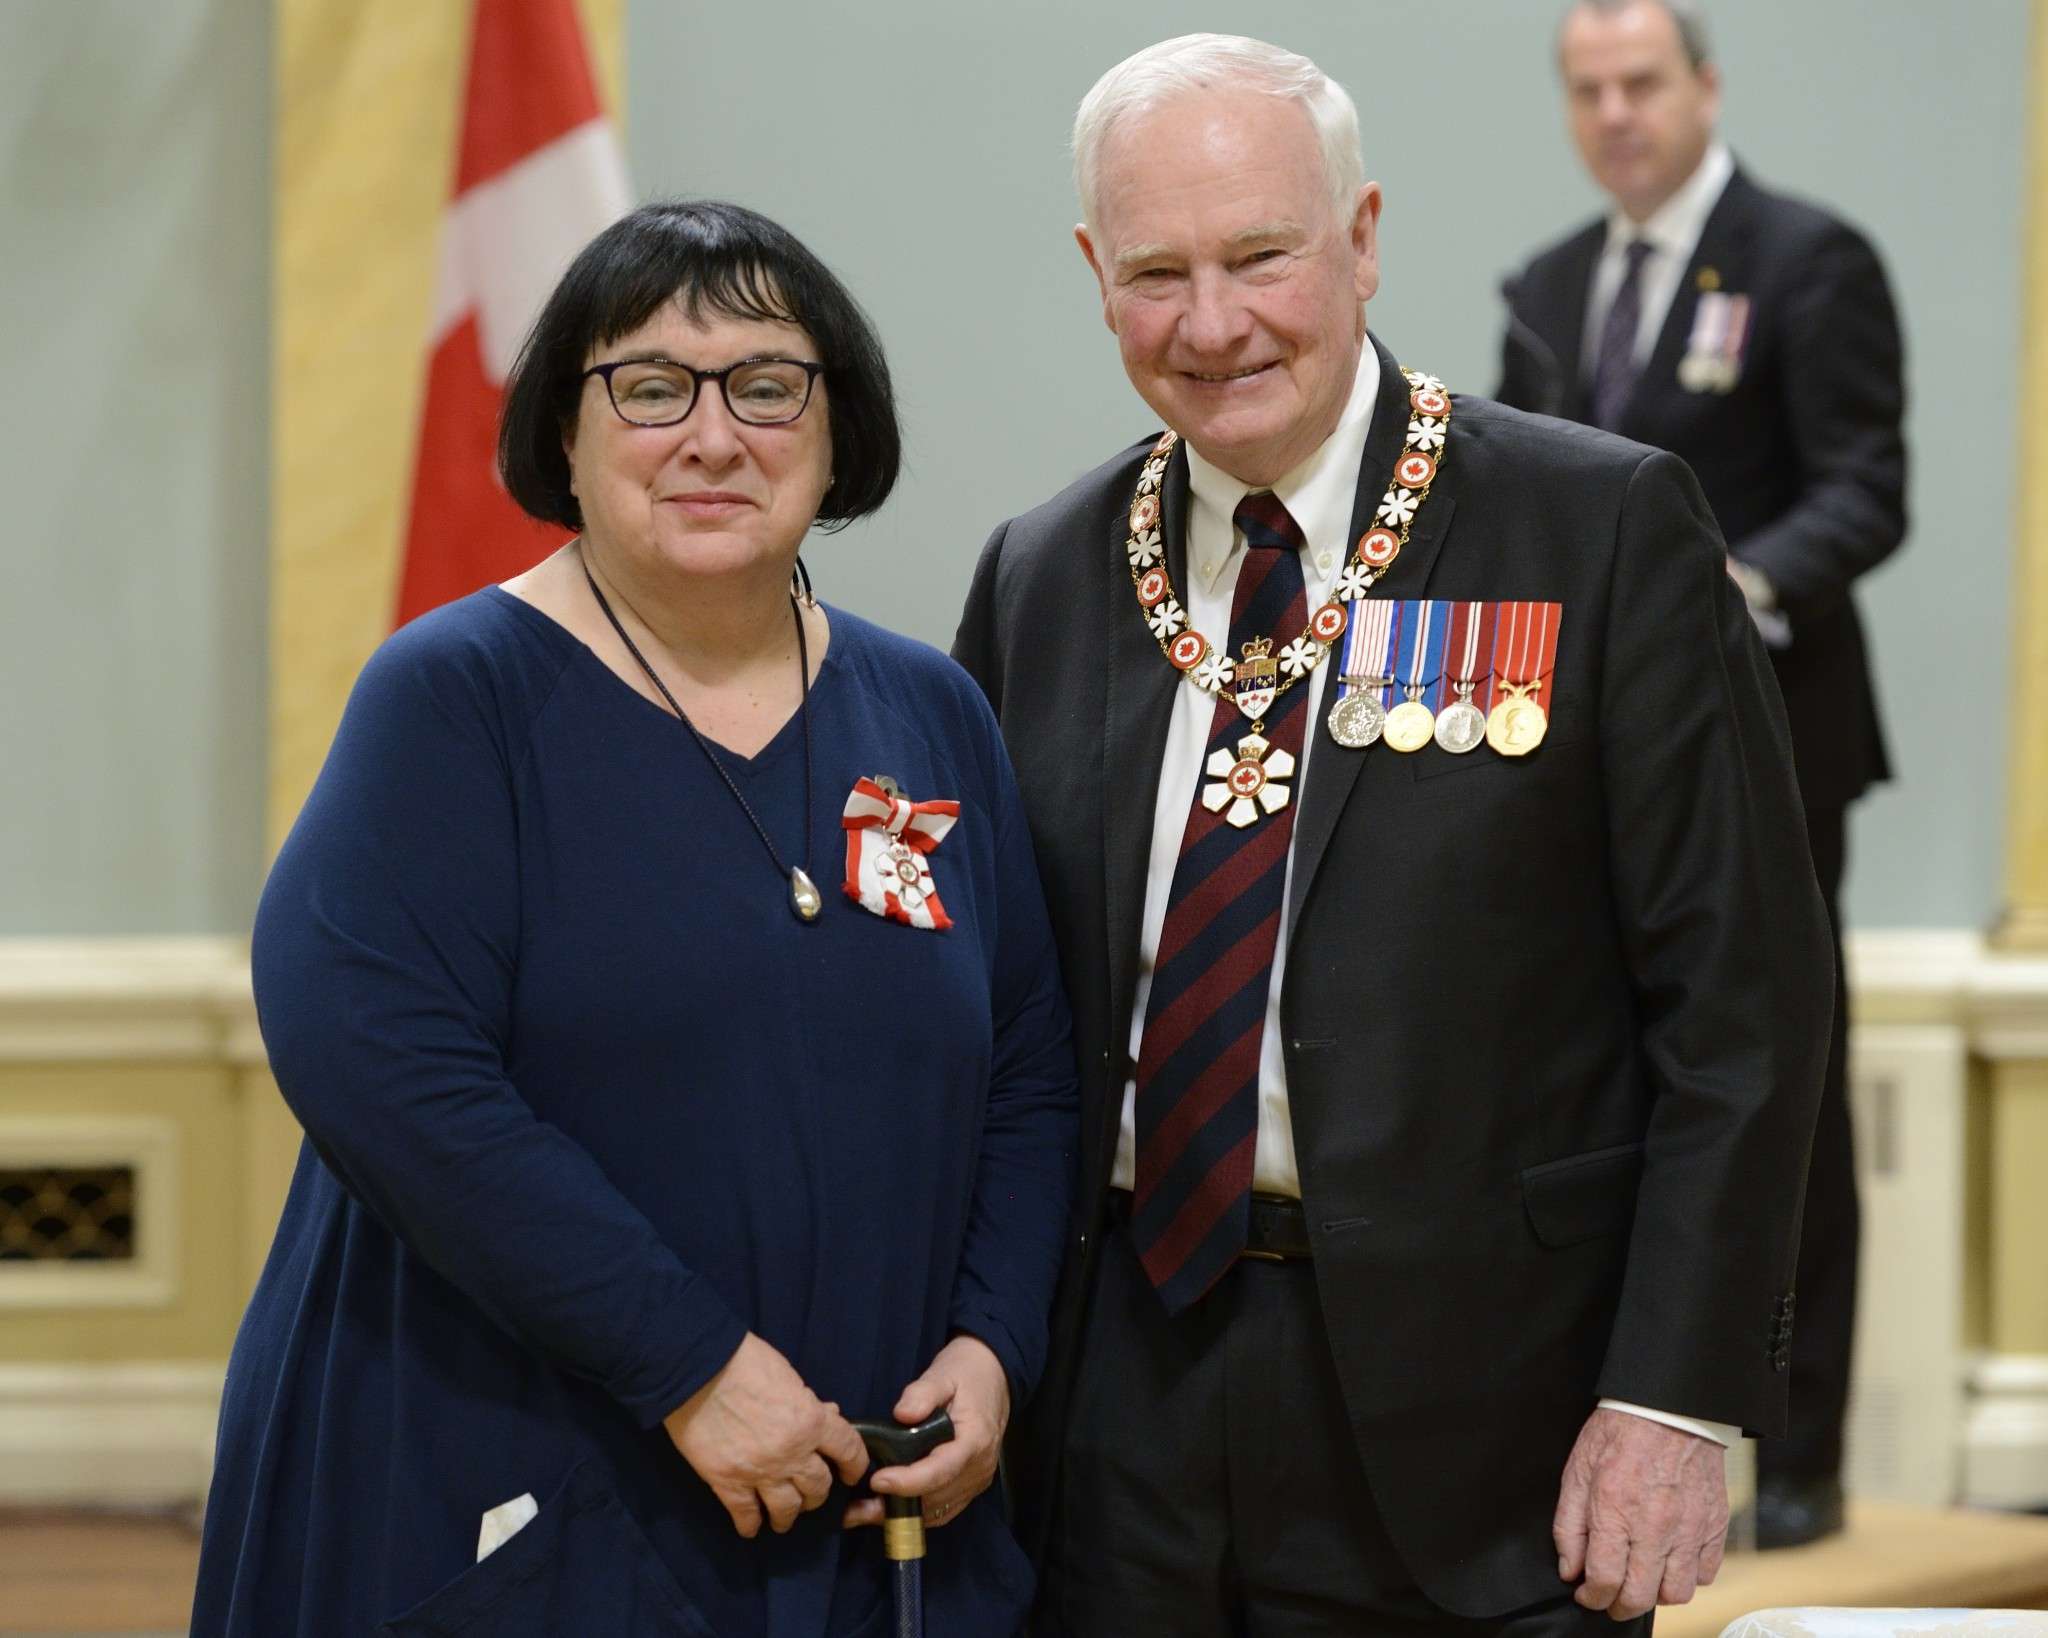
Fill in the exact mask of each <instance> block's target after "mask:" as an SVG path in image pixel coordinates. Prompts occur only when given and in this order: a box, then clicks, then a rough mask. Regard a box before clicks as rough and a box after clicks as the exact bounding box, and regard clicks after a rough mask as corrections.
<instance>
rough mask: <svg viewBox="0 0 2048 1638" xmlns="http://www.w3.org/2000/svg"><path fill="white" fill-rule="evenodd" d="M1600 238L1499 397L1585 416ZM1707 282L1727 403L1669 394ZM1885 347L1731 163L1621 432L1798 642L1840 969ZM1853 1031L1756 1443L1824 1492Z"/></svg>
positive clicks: (1804, 730) (1845, 256)
mask: <svg viewBox="0 0 2048 1638" xmlns="http://www.w3.org/2000/svg"><path fill="white" fill-rule="evenodd" d="M1606 233H1607V229H1606V224H1605V222H1604V221H1598V222H1594V223H1591V224H1589V225H1588V226H1586V227H1585V228H1583V229H1581V230H1580V231H1579V232H1577V233H1575V234H1573V235H1572V236H1571V237H1570V238H1568V239H1565V240H1564V241H1563V242H1561V243H1560V244H1557V245H1555V246H1553V247H1552V248H1551V249H1549V250H1546V251H1544V252H1542V253H1541V254H1540V255H1538V256H1537V257H1536V258H1535V259H1534V260H1533V261H1531V262H1530V263H1529V265H1528V267H1527V268H1526V269H1525V270H1524V271H1523V272H1522V273H1521V275H1520V276H1519V277H1518V278H1517V279H1515V280H1512V281H1510V285H1509V288H1508V298H1509V310H1510V315H1511V322H1510V325H1509V330H1508V335H1507V339H1506V343H1505V346H1504V349H1503V369H1502V378H1501V387H1500V397H1501V399H1502V400H1503V401H1504V402H1506V403H1510V404H1515V405H1518V406H1520V407H1522V408H1525V409H1534V410H1541V411H1544V412H1547V413H1551V414H1558V415H1564V416H1567V417H1570V418H1571V419H1574V420H1588V419H1590V418H1591V409H1590V406H1589V402H1588V389H1587V384H1586V381H1585V378H1584V374H1583V372H1582V370H1581V367H1580V364H1581V359H1582V356H1583V353H1584V350H1585V349H1584V339H1585V320H1586V306H1587V298H1588V291H1589V289H1590V287H1591V284H1592V280H1593V274H1594V269H1595V266H1596V264H1597V262H1598V259H1599V256H1600V253H1601V249H1602V247H1603V245H1604V244H1605V242H1606ZM1703 279H1704V280H1706V281H1707V282H1708V283H1710V284H1711V285H1713V286H1714V287H1715V288H1717V289H1719V290H1721V291H1723V292H1726V293H1729V294H1734V295H1746V296H1748V297H1749V298H1750V326H1751V333H1750V336H1749V338H1748V342H1747V345H1746V347H1745V349H1744V355H1743V363H1742V372H1741V376H1740V379H1739V380H1738V381H1737V382H1736V384H1735V386H1734V389H1733V390H1732V391H1729V392H1726V393H1722V392H1712V391H1706V392H1691V391H1687V390H1686V389H1685V388H1684V387H1683V386H1682V385H1681V384H1680V381H1679V363H1680V360H1681V358H1682V357H1683V356H1684V353H1685V349H1686V343H1687V340H1688V338H1689V337H1690V336H1691V334H1692V328H1693V316H1694V312H1695V310H1696V308H1697V306H1698V303H1699V297H1700V292H1701V288H1702V280H1703ZM1900 351H1901V350H1900V341H1899V326H1898V318H1897V314H1896V312H1895V311H1894V309H1893V305H1892V299H1891V293H1890V291H1889V289H1888V288H1887V287H1886V283H1885V276H1884V269H1883V267H1882V266H1881V265H1880V264H1879V262H1878V259H1877V256H1876V254H1875V252H1874V251H1873V250H1872V249H1871V247H1870V245H1869V244H1868V242H1867V241H1865V240H1864V238H1863V237H1862V236H1861V235H1860V234H1858V233H1857V232H1856V231H1855V229H1853V228H1851V227H1849V226H1847V225H1846V224H1844V223H1842V222H1840V221H1838V220H1836V219H1835V218H1834V217H1832V216H1830V215H1828V214H1827V213H1825V212H1823V211H1820V210H1817V209H1815V208H1814V207H1812V206H1810V205H1806V204H1802V203H1800V202H1798V201H1795V200H1791V199H1787V198H1784V197H1782V196H1781V195H1778V194H1773V193H1768V192H1766V191H1765V190H1764V189H1762V188H1760V187H1758V186H1757V185H1756V184H1755V183H1754V182H1752V181H1751V180H1750V179H1749V178H1748V177H1747V176H1746V175H1745V174H1744V173H1743V172H1742V170H1741V169H1740V168H1739V167H1738V168H1737V170H1736V172H1735V174H1734V176H1733V177H1732V178H1731V180H1730V181H1729V183H1728V185H1727V188H1726V190H1725V191H1724V192H1723V193H1722V195H1721V198H1720V200H1719V201H1718V203H1717V204H1716V205H1715V207H1714V209H1713V212H1712V214H1711V215H1709V216H1708V218H1707V222H1706V225H1705V228H1704V229H1703V231H1702V233H1701V235H1700V241H1699V245H1698V248H1697V249H1696V250H1695V252H1694V254H1693V258H1692V262H1691V264H1690V265H1689V266H1688V267H1687V268H1686V270H1685V275H1684V277H1683V278H1682V279H1681V281H1680V283H1679V286H1678V293H1677V295H1676V296H1675V297H1674V298H1673V300H1672V303H1671V310H1670V312H1669V314H1668V315H1667V316H1666V318H1665V321H1664V324H1663V327H1662V329H1661V330H1660V331H1659V332H1658V336H1657V341H1656V344H1655V347H1654V349H1653V350H1652V352H1651V354H1650V356H1649V359H1648V361H1647V362H1646V363H1645V365H1644V367H1643V369H1642V371H1641V373H1640V375H1639V376H1638V377H1637V379H1636V383H1635V388H1634V391H1633V393H1632V395H1631V396H1630V398H1629V399H1628V401H1627V406H1626V408H1625V409H1624V411H1623V413H1622V418H1621V422H1620V425H1619V426H1618V428H1617V429H1616V430H1618V431H1619V432H1621V433H1622V434H1623V435H1624V436H1626V437H1629V438H1634V439H1637V440H1640V441H1641V442H1643V443H1646V444H1651V445H1654V446H1655V447H1657V448H1659V449H1668V450H1670V451H1672V452H1673V453H1674V454H1677V455H1679V456H1680V457H1682V458H1683V459H1684V460H1685V461H1686V463H1687V464H1688V465H1690V466H1691V467H1692V469H1693V472H1694V473H1695V474H1696V475H1697V477H1698V478H1699V481H1700V487H1701V488H1702V489H1703V490H1704V491H1705V493H1706V497H1707V500H1708V502H1709V504H1710V505H1711V506H1712V507H1713V511H1714V516H1715V518H1716V520H1717V521H1718V522H1719V524H1720V526H1721V530H1722V532H1723V534H1724V535H1725V536H1726V538H1727V541H1728V544H1729V548H1730V550H1731V551H1732V552H1733V554H1734V556H1735V557H1736V558H1737V559H1738V560H1739V561H1741V562H1744V563H1748V564H1752V565H1754V566H1755V567H1756V568H1757V569H1759V570H1761V571H1762V572H1763V574H1764V575H1765V576H1766V577H1767V578H1768V580H1769V581H1770V584H1771V586H1772V588H1773V589H1774V590H1775V592H1776V594H1777V600H1778V606H1779V607H1780V608H1781V609H1782V610H1783V611H1784V613H1785V614H1786V616H1787V617H1788V618H1789V620H1790V622H1791V628H1792V643H1791V646H1790V647H1789V648H1783V649H1775V650H1773V651H1772V653H1771V659H1772V663H1773V665H1774V667H1775V669H1776V672H1777V677H1778V684H1779V687H1780V688H1781V689H1782V691H1783V693H1784V698H1785V715H1786V718H1787V720H1788V721H1789V723H1790V725H1791V731H1792V749H1793V758H1794V761H1795V763H1796V765H1797V768H1798V773H1799V788H1800V794H1801V796H1802V798H1803V799H1804V802H1805V805H1806V811H1807V818H1808V824H1809V827H1810V841H1811V847H1812V851H1813V857H1814V864H1815V867H1816V869H1817V871H1818V872H1819V879H1820V884H1821V890H1822V893H1823V896H1824V897H1825V899H1826V901H1827V908H1828V919H1829V922H1830V924H1831V925H1832V926H1833V927H1834V928H1835V930H1836V931H1835V939H1836V956H1835V959H1836V963H1837V969H1838V973H1839V965H1840V959H1841V955H1840V917H1839V914H1838V910H1837V898H1838V895H1839V891H1840V886H1841V878H1842V870H1843V864H1844V856H1845V849H1844V825H1845V818H1846V813H1845V810H1846V808H1847V806H1848V804H1849V803H1850V802H1852V801H1854V800H1855V799H1856V798H1857V797H1858V796H1860V795H1861V794H1862V793H1863V792H1864V791H1865V790H1866V789H1867V788H1868V787H1869V786H1870V785H1871V784H1873V783H1874V782H1876V781H1878V780H1881V779H1884V778H1886V777H1887V776H1888V774H1889V772H1890V769H1889V766H1888V763H1887V760H1886V756H1885V745H1884V737H1883V733H1882V731H1881V728H1880V726H1879V722H1878V710H1877V699H1876V695H1875V693H1874V691H1873V690H1872V687H1871V682H1870V669H1869V663H1868V661H1867V659H1866V657H1865V653H1864V640H1863V628H1862V624H1861V622H1860V621H1859V620H1858V618H1857V614H1856V606H1855V603H1854V602H1853V600H1852V599H1851V596H1850V585H1851V582H1853V581H1854V580H1855V579H1856V577H1857V576H1858V575H1860V574H1863V573H1864V572H1866V571H1867V570H1869V569H1872V568H1874V567H1876V565H1877V564H1879V563H1881V562H1883V561H1884V559H1885V558H1886V557H1888V556H1889V555H1890V554H1891V553H1892V551H1893V550H1895V549H1896V548H1897V546H1898V544H1899V542H1900V540H1901V539H1902V538H1903V536H1904V534H1905V527H1906V515H1905V478H1906V456H1905V445H1904V441H1903V439H1902V437H1901V433H1900V419H1901V416H1902V414H1903V411H1904V388H1903V385H1902V382H1901V360H1900ZM1847 1030H1848V1007H1847V998H1846V995H1845V994H1844V993H1843V991H1842V990H1841V989H1840V987H1839V984H1838V987H1837V993H1836V1010H1835V1040H1834V1043H1833V1048H1832V1051H1831V1052H1830V1055H1829V1068H1828V1079H1827V1086H1826V1090H1825V1092H1824V1095H1823V1098H1822V1105H1821V1116H1820V1123H1819V1126H1818V1129H1817V1131H1816V1133H1815V1137H1814V1149H1813V1168H1812V1178H1811V1181H1810V1184H1809V1186H1808V1191H1807V1202H1806V1221H1805V1231H1804V1250H1803V1252H1802V1254H1801V1257H1800V1262H1799V1280H1798V1292H1799V1322H1800V1323H1799V1338H1798V1341H1797V1342H1796V1343H1795V1345H1794V1349H1793V1377H1792V1413H1791V1422H1790V1427H1789V1429H1788V1433H1787V1437H1786V1438H1785V1439H1783V1440H1773V1441H1769V1442H1766V1443H1765V1444H1763V1445H1762V1446H1760V1447H1759V1465H1760V1468H1761V1470H1762V1471H1763V1473H1764V1474H1765V1475H1766V1476H1768V1475H1770V1474H1772V1473H1775V1472H1782V1473H1784V1474H1786V1475H1787V1476H1788V1477H1792V1478H1795V1479H1798V1480H1802V1481H1803V1480H1808V1479H1825V1478H1831V1477H1833V1476H1834V1475H1835V1474H1837V1473H1838V1472H1839V1470H1840V1466H1841V1428H1842V1416H1843V1408H1844V1406H1845V1404H1846V1401H1847V1397H1848V1391H1849V1348H1850V1334H1851V1331H1852V1329H1853V1325H1854V1312H1855V1266H1856V1246H1857V1208H1856V1193H1855V1169H1854V1158H1853V1153H1852V1150H1851V1147H1850V1138H1849V1115H1848V1098H1847V1089H1846V1085H1845V1080H1846V1070H1847V1062H1846V1059H1847V1052H1846V1047H1847Z"/></svg>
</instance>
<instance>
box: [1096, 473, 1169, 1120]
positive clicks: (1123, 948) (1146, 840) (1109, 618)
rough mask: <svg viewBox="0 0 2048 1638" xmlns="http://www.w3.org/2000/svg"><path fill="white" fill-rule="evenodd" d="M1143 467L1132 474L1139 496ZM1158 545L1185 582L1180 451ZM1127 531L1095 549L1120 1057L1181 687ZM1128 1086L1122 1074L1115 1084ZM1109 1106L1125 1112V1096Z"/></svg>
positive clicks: (1123, 526)
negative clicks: (1130, 554) (1133, 570)
mask: <svg viewBox="0 0 2048 1638" xmlns="http://www.w3.org/2000/svg"><path fill="white" fill-rule="evenodd" d="M1135 473H1136V469H1135V468H1133V479H1132V482H1133V492H1134V493H1135V485H1136V477H1135ZM1159 506H1160V539H1161V540H1162V541H1163V542H1165V545H1166V554H1167V555H1166V561H1167V567H1168V571H1169V573H1171V575H1172V576H1173V583H1174V584H1175V585H1176V586H1182V585H1186V584H1187V524H1188V460H1187V452H1186V450H1185V449H1184V448H1182V447H1179V446H1176V447H1175V449H1174V454H1173V460H1172V462H1171V464H1169V465H1168V467H1167V469H1166V481H1165V482H1164V483H1163V484H1162V485H1161V486H1160V493H1159ZM1128 528H1129V525H1128V523H1127V521H1126V517H1125V514H1124V513H1122V512H1118V513H1117V515H1116V521H1115V523H1114V524H1113V525H1112V534H1113V538H1112V539H1111V540H1108V541H1104V542H1099V543H1097V544H1096V545H1095V547H1094V549H1096V550H1099V551H1102V552H1103V553H1104V554H1105V557H1104V562H1106V563H1108V564H1109V565H1110V572H1109V574H1108V575H1107V576H1106V577H1105V579H1106V583H1107V584H1108V587H1109V594H1108V597H1107V598H1106V600H1105V602H1104V605H1103V608H1102V610H1101V611H1100V613H1101V618H1102V620H1103V621H1104V622H1105V624H1104V626H1103V628H1102V631H1103V650H1102V651H1103V653H1104V654H1106V655H1107V656H1108V663H1107V665H1106V666H1105V668H1104V669H1105V671H1106V672H1107V687H1106V690H1105V693H1106V700H1105V705H1104V713H1105V714H1104V720H1103V732H1102V788H1103V791H1104V799H1103V810H1104V818H1103V833H1104V834H1103V851H1102V871H1103V903H1104V905H1106V906H1107V909H1108V924H1109V982H1110V1015H1109V1016H1110V1027H1111V1030H1112V1031H1113V1032H1115V1033H1114V1038H1113V1039H1114V1045H1113V1048H1112V1050H1120V1048H1121V1045H1122V1042H1123V1038H1124V1037H1123V1031H1124V1030H1126V1029H1127V1028H1128V1026H1129V1022H1130V1016H1131V1005H1132V1002H1133V999H1134V998H1135V995H1136V991H1137V968H1138V935H1139V933H1140V931H1141V929H1142V923H1143V921H1144V916H1145V881H1146V876H1147V874H1148V871H1149V868H1150V864H1151V857H1152V814H1153V796H1154V794H1156V793H1153V782H1152V779H1151V778H1150V777H1148V776H1149V775H1154V774H1156V773H1157V772H1158V769H1159V759H1160V758H1161V756H1163V755H1164V754H1165V750H1166V733H1167V728H1168V725H1169V724H1170V723H1171V722H1172V720H1173V694H1174V690H1175V689H1176V688H1178V687H1180V686H1181V674H1180V673H1179V672H1178V671H1176V670H1174V668H1173V666H1172V665H1171V664H1170V663H1169V662H1168V660H1167V658H1166V656H1165V655H1163V654H1161V653H1160V652H1159V644H1158V642H1157V641H1156V640H1155V639H1154V638H1153V636H1152V632H1151V628H1150V627H1148V626H1147V625H1146V624H1145V620H1144V615H1143V611H1142V610H1141V609H1140V608H1139V606H1138V600H1137V598H1136V597H1135V596H1134V595H1132V592H1131V585H1130V578H1129V574H1128V572H1127V570H1126V568H1125V559H1124V539H1125V536H1126V534H1127V533H1128ZM1115 1084H1116V1085H1117V1086H1118V1087H1121V1086H1122V1084H1123V1081H1122V1077H1121V1076H1120V1075H1119V1076H1117V1077H1115ZM1110 1103H1111V1106H1112V1108H1113V1109H1114V1110H1116V1112H1117V1113H1118V1115H1120V1114H1121V1105H1122V1100H1121V1098H1112V1099H1111V1100H1110Z"/></svg>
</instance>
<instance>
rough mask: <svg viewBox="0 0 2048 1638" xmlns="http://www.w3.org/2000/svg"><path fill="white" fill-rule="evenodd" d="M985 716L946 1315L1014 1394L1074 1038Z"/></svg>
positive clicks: (1041, 1352)
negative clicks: (981, 839) (969, 1175)
mask: <svg viewBox="0 0 2048 1638" xmlns="http://www.w3.org/2000/svg"><path fill="white" fill-rule="evenodd" d="M972 705H973V707H974V708H975V710H976V711H977V713H978V715H979V716H980V717H981V718H983V719H985V720H984V727H985V730H986V734H987V738H988V741H989V760H990V764H991V766H992V768H993V771H994V774H995V786H996V800H995V801H994V802H993V803H992V804H991V806H992V808H993V810H994V813H995V816H996V853H995V868H996V892H997V917H996V927H995V932H994V950H993V961H992V967H991V987H990V1000H991V1005H992V1012H993V1017H994V1024H995V1055H994V1061H993V1065H992V1068H991V1074H990V1084H989V1093H988V1115H987V1120H986V1123H985V1125H984V1127H983V1131H982V1139H981V1154H980V1156H979V1159H978V1161H977V1165H976V1171H975V1182H974V1202H973V1207H972V1210H971V1212H970V1214H969V1217H968V1225H967V1236H966V1240H965V1243H964V1244H963V1246H962V1248H961V1259H960V1272H959V1275H958V1277H957V1280H956V1282H955V1285H954V1291H953V1310H952V1325H953V1329H954V1330H956V1331H965V1332H967V1333H968V1334H969V1335H971V1336H975V1337H979V1338H980V1339H981V1340H982V1341H983V1342H985V1343H987V1344H988V1345H989V1347H990V1348H991V1349H993V1350H994V1352H995V1354H996V1357H997V1358H998V1359H1000V1360H1001V1361H1002V1362H1003V1369H1004V1370H1005V1371H1006V1372H1007V1373H1008V1375H1009V1378H1010V1396H1011V1399H1012V1401H1013V1402H1014V1403H1016V1404H1022V1403H1023V1401H1024V1400H1025V1399H1027V1398H1029V1397H1030V1394H1031V1391H1032V1389H1033V1388H1035V1387H1036V1386H1037V1384H1038V1379H1039V1376H1040V1374H1041V1373H1042V1372H1043V1371H1044V1369H1045V1356H1046V1352H1047V1348H1048V1346H1049V1344H1048V1318H1047V1317H1048V1314H1049V1312H1050V1310H1051V1307H1052V1296H1053V1285H1054V1282H1055V1281H1056V1280H1057V1279H1058V1277H1059V1270H1060V1258H1061V1252H1062V1250H1063V1248H1064V1243H1065V1238H1066V1221H1067V1209H1068V1205H1069V1203H1070V1200H1071V1197H1072V1194H1073V1190H1074V1174H1075V1169H1076V1165H1077V1160H1076V1155H1075V1144H1076V1141H1077V1139H1078V1137H1079V1132H1080V1117H1079V1087H1078V1082H1077V1079H1076V1076H1075V1072H1074V1053H1073V1040H1072V1035H1071V1031H1070V1026H1069V1021H1068V1017H1067V1001H1066V994H1065V991H1064V990H1063V989H1062V988H1061V984H1060V973H1059V963H1058V958H1057V956H1056V954H1055V951H1054V947H1053V937H1052V924H1051V921H1050V920H1049V918H1048V917H1047V915H1046V910H1045V895H1044V892H1043V890H1042V889H1041V887H1040V886H1039V880H1038V863H1037V859H1036V856H1035V855H1034V853H1033V851H1032V846H1031V833H1030V829H1029V827H1028V826H1027V825H1026V823H1025V820H1024V807H1023V802H1022V799H1021V798H1020V796H1019V794H1018V791H1017V783H1016V777H1015V775H1014V774H1013V773H1012V772H1011V769H1010V763H1009V759H1008V757H1007V756H1006V755H1005V754H1004V752H1003V749H1002V742H1001V740H1000V738H999V737H998V735H997V732H996V727H995V720H994V717H993V715H992V714H991V713H990V712H989V710H988V707H987V705H986V704H985V703H984V702H983V701H982V700H981V698H980V697H979V695H976V696H975V697H974V699H973V700H972Z"/></svg>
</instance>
